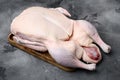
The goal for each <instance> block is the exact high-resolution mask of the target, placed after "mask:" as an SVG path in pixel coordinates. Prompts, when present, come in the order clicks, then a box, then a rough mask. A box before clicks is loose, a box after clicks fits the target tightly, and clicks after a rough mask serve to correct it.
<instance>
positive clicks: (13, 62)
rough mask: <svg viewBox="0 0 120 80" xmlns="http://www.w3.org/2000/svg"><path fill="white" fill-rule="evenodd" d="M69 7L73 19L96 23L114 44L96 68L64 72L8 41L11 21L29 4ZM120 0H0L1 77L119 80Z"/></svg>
mask: <svg viewBox="0 0 120 80" xmlns="http://www.w3.org/2000/svg"><path fill="white" fill-rule="evenodd" d="M34 5H37V6H44V7H57V6H62V7H63V8H66V9H67V10H68V11H69V12H70V13H71V15H72V19H85V20H88V21H90V22H91V23H93V24H94V25H95V26H96V28H97V30H98V32H99V34H100V35H101V37H102V39H103V40H104V41H105V42H107V43H108V44H110V45H111V46H112V51H111V53H110V54H104V53H103V52H102V55H103V60H102V61H101V62H100V63H99V64H98V65H97V69H96V71H91V72H90V71H86V70H82V69H78V70H77V71H75V72H65V71H63V70H60V69H59V68H57V67H55V66H53V65H51V64H48V63H46V62H44V61H42V60H39V59H37V58H35V57H33V56H31V55H29V54H27V53H25V52H23V51H21V50H19V49H17V48H15V47H13V46H11V45H10V44H9V43H8V41H7V36H8V34H9V33H10V23H11V21H12V19H13V18H14V17H15V16H17V15H18V14H19V13H20V12H21V11H22V10H23V9H25V8H26V7H29V6H34ZM119 34H120V0H0V80H119V79H120V49H119V48H120V35H119Z"/></svg>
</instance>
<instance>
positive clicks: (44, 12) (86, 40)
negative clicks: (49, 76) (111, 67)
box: [11, 6, 111, 70]
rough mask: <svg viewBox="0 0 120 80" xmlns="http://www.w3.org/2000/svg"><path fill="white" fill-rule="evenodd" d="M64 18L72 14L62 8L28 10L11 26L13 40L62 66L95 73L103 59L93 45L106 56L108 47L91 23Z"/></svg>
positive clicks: (31, 8)
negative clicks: (49, 57)
mask: <svg viewBox="0 0 120 80" xmlns="http://www.w3.org/2000/svg"><path fill="white" fill-rule="evenodd" d="M66 16H69V17H70V16H71V15H70V13H69V12H68V11H67V10H65V9H63V8H62V7H58V8H44V7H37V6H36V7H30V8H27V9H25V10H24V11H23V12H22V13H21V14H20V15H18V16H17V17H15V19H14V20H13V21H12V23H11V32H12V34H14V37H13V38H14V40H15V41H16V42H17V43H20V44H22V45H24V46H26V47H29V48H31V49H34V50H37V51H42V52H44V51H48V52H49V53H50V55H51V56H52V57H53V59H54V60H55V61H56V62H58V63H59V64H61V65H63V66H67V67H74V68H83V69H87V70H94V69H95V68H96V63H98V62H99V61H100V60H101V58H102V57H101V53H100V50H99V48H98V47H97V46H96V45H95V44H94V43H96V44H98V45H99V46H100V47H101V48H102V50H103V51H104V52H106V53H109V52H110V49H111V47H110V46H109V45H107V44H106V43H105V42H103V40H102V39H101V38H100V36H99V34H98V32H97V30H96V29H95V27H94V26H93V25H92V24H91V23H89V22H88V21H85V20H72V19H69V18H68V17H66ZM93 42H94V43H93ZM81 60H83V61H84V62H83V61H81ZM85 62H87V63H89V64H87V63H85Z"/></svg>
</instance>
